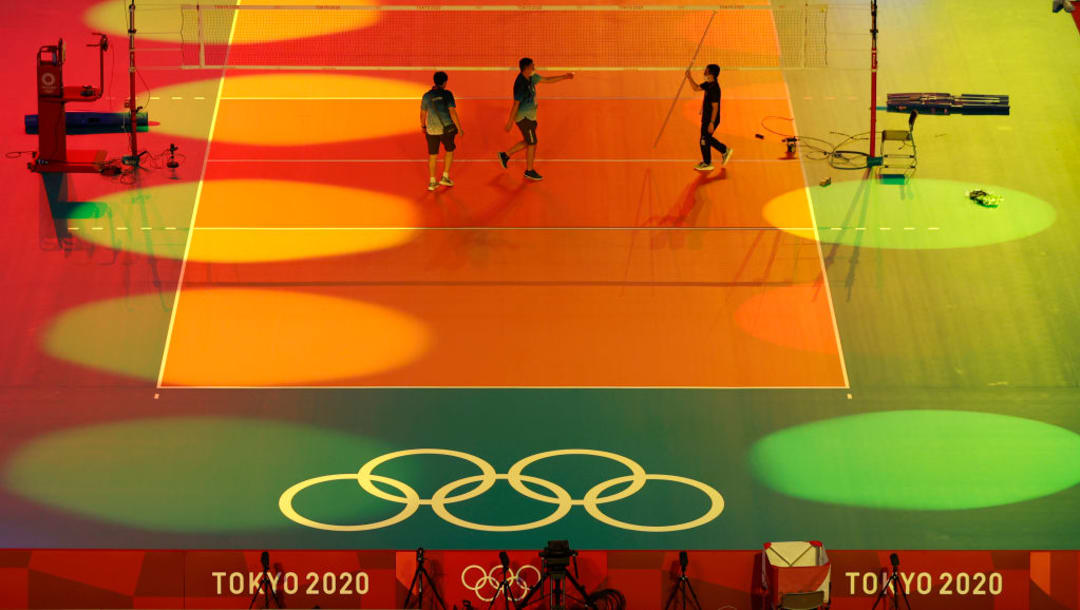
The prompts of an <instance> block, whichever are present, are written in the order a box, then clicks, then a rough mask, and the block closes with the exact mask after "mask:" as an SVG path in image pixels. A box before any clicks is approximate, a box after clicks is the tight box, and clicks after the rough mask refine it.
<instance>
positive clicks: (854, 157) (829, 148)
mask: <svg viewBox="0 0 1080 610" xmlns="http://www.w3.org/2000/svg"><path fill="white" fill-rule="evenodd" d="M770 119H775V120H781V121H794V120H795V119H793V118H791V117H783V116H777V115H769V116H766V117H765V118H763V119H761V123H760V124H761V128H762V129H764V130H765V131H768V132H769V133H772V134H774V135H777V136H780V137H782V138H784V139H785V141H790V142H791V143H794V144H796V145H798V146H799V147H800V148H802V149H804V150H805V151H807V152H805V153H804V155H803V156H804V157H806V158H807V159H810V160H812V161H828V163H829V166H830V167H832V168H833V169H839V170H858V169H866V167H867V166H868V163H867V160H868V159H869V157H870V155H869V154H868V153H864V152H862V151H858V150H846V149H843V148H841V147H843V146H845V145H847V144H848V143H849V142H857V141H860V140H868V139H869V138H867V137H865V136H868V135H869V134H870V132H869V131H864V132H862V133H858V134H855V135H848V134H846V133H842V132H839V131H830V132H829V133H830V134H835V135H839V136H844V139H843V140H841V141H840V142H839V143H835V144H834V143H833V142H830V141H829V140H826V139H825V138H819V137H815V136H800V135H796V134H793V133H792V134H788V133H783V132H780V131H777V130H775V129H773V128H771V127H769V126H768V125H766V124H765V121H768V120H770ZM792 131H794V130H792ZM809 142H820V143H822V144H824V146H820V145H816V144H810V143H809Z"/></svg>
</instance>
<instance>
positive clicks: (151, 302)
mask: <svg viewBox="0 0 1080 610" xmlns="http://www.w3.org/2000/svg"><path fill="white" fill-rule="evenodd" d="M172 304H173V291H171V290H169V291H163V292H160V293H156V292H155V293H150V294H141V295H135V296H127V297H121V298H118V299H109V300H104V301H97V302H93V303H88V304H86V305H82V306H80V307H76V308H73V309H70V310H68V311H66V312H64V313H62V314H60V316H58V317H57V318H56V319H55V320H53V322H52V324H50V325H49V327H48V328H47V329H46V330H45V332H44V334H43V336H42V337H41V343H42V347H43V348H44V350H45V351H46V352H47V353H48V354H49V355H50V356H53V357H55V358H59V359H61V360H66V361H68V362H74V363H76V364H80V365H82V366H86V367H89V368H93V369H98V370H105V371H109V372H110V373H117V374H120V375H125V376H128V377H135V378H138V379H146V380H156V379H157V376H158V369H159V368H160V367H161V349H162V346H163V345H164V344H165V335H166V333H167V332H168V329H169V313H170V312H169V310H170V308H171V307H172Z"/></svg>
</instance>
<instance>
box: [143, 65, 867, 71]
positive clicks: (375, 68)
mask: <svg viewBox="0 0 1080 610" xmlns="http://www.w3.org/2000/svg"><path fill="white" fill-rule="evenodd" d="M148 69H152V70H177V69H179V70H239V71H245V70H250V71H257V70H263V71H271V70H288V71H295V72H351V71H359V70H369V71H372V72H418V71H424V72H431V71H435V70H443V71H447V72H449V71H453V72H516V71H517V70H515V69H514V68H513V67H512V66H385V65H383V66H326V65H323V66H317V65H295V66H290V65H257V64H237V65H229V64H220V65H205V66H199V65H185V66H179V67H177V66H162V67H147V68H140V70H148ZM720 69H721V70H727V71H732V72H734V71H739V72H741V71H773V72H784V71H786V70H857V71H859V72H863V71H865V70H864V69H863V68H834V67H831V66H829V67H825V68H800V67H797V66H793V67H790V68H788V67H784V66H724V65H721V66H720ZM537 70H538V71H548V70H566V71H570V72H680V73H682V72H685V71H686V66H681V67H680V66H543V67H537Z"/></svg>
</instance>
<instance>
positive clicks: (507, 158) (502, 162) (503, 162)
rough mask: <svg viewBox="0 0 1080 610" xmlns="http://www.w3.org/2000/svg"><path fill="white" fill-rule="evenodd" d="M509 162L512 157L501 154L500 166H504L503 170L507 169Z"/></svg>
mask: <svg viewBox="0 0 1080 610" xmlns="http://www.w3.org/2000/svg"><path fill="white" fill-rule="evenodd" d="M509 162H510V155H508V154H506V153H504V152H501V153H499V165H502V166H503V169H506V164H507V163H509Z"/></svg>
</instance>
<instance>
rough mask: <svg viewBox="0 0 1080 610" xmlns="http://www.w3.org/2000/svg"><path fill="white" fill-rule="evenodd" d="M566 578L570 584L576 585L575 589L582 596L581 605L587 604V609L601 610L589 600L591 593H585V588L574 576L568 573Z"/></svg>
mask: <svg viewBox="0 0 1080 610" xmlns="http://www.w3.org/2000/svg"><path fill="white" fill-rule="evenodd" d="M566 578H567V579H568V580H569V581H570V584H572V585H574V588H575V589H577V592H578V594H579V595H581V603H583V604H585V606H586V607H587V608H592V610H599V609H598V608H597V607H596V603H595V602H593V601H592V600H590V599H589V593H588V592H587V591H585V587H583V586H581V583H579V582H578V581H577V579H575V578H574V577H573V575H571V574H570V573H567V574H566Z"/></svg>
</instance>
